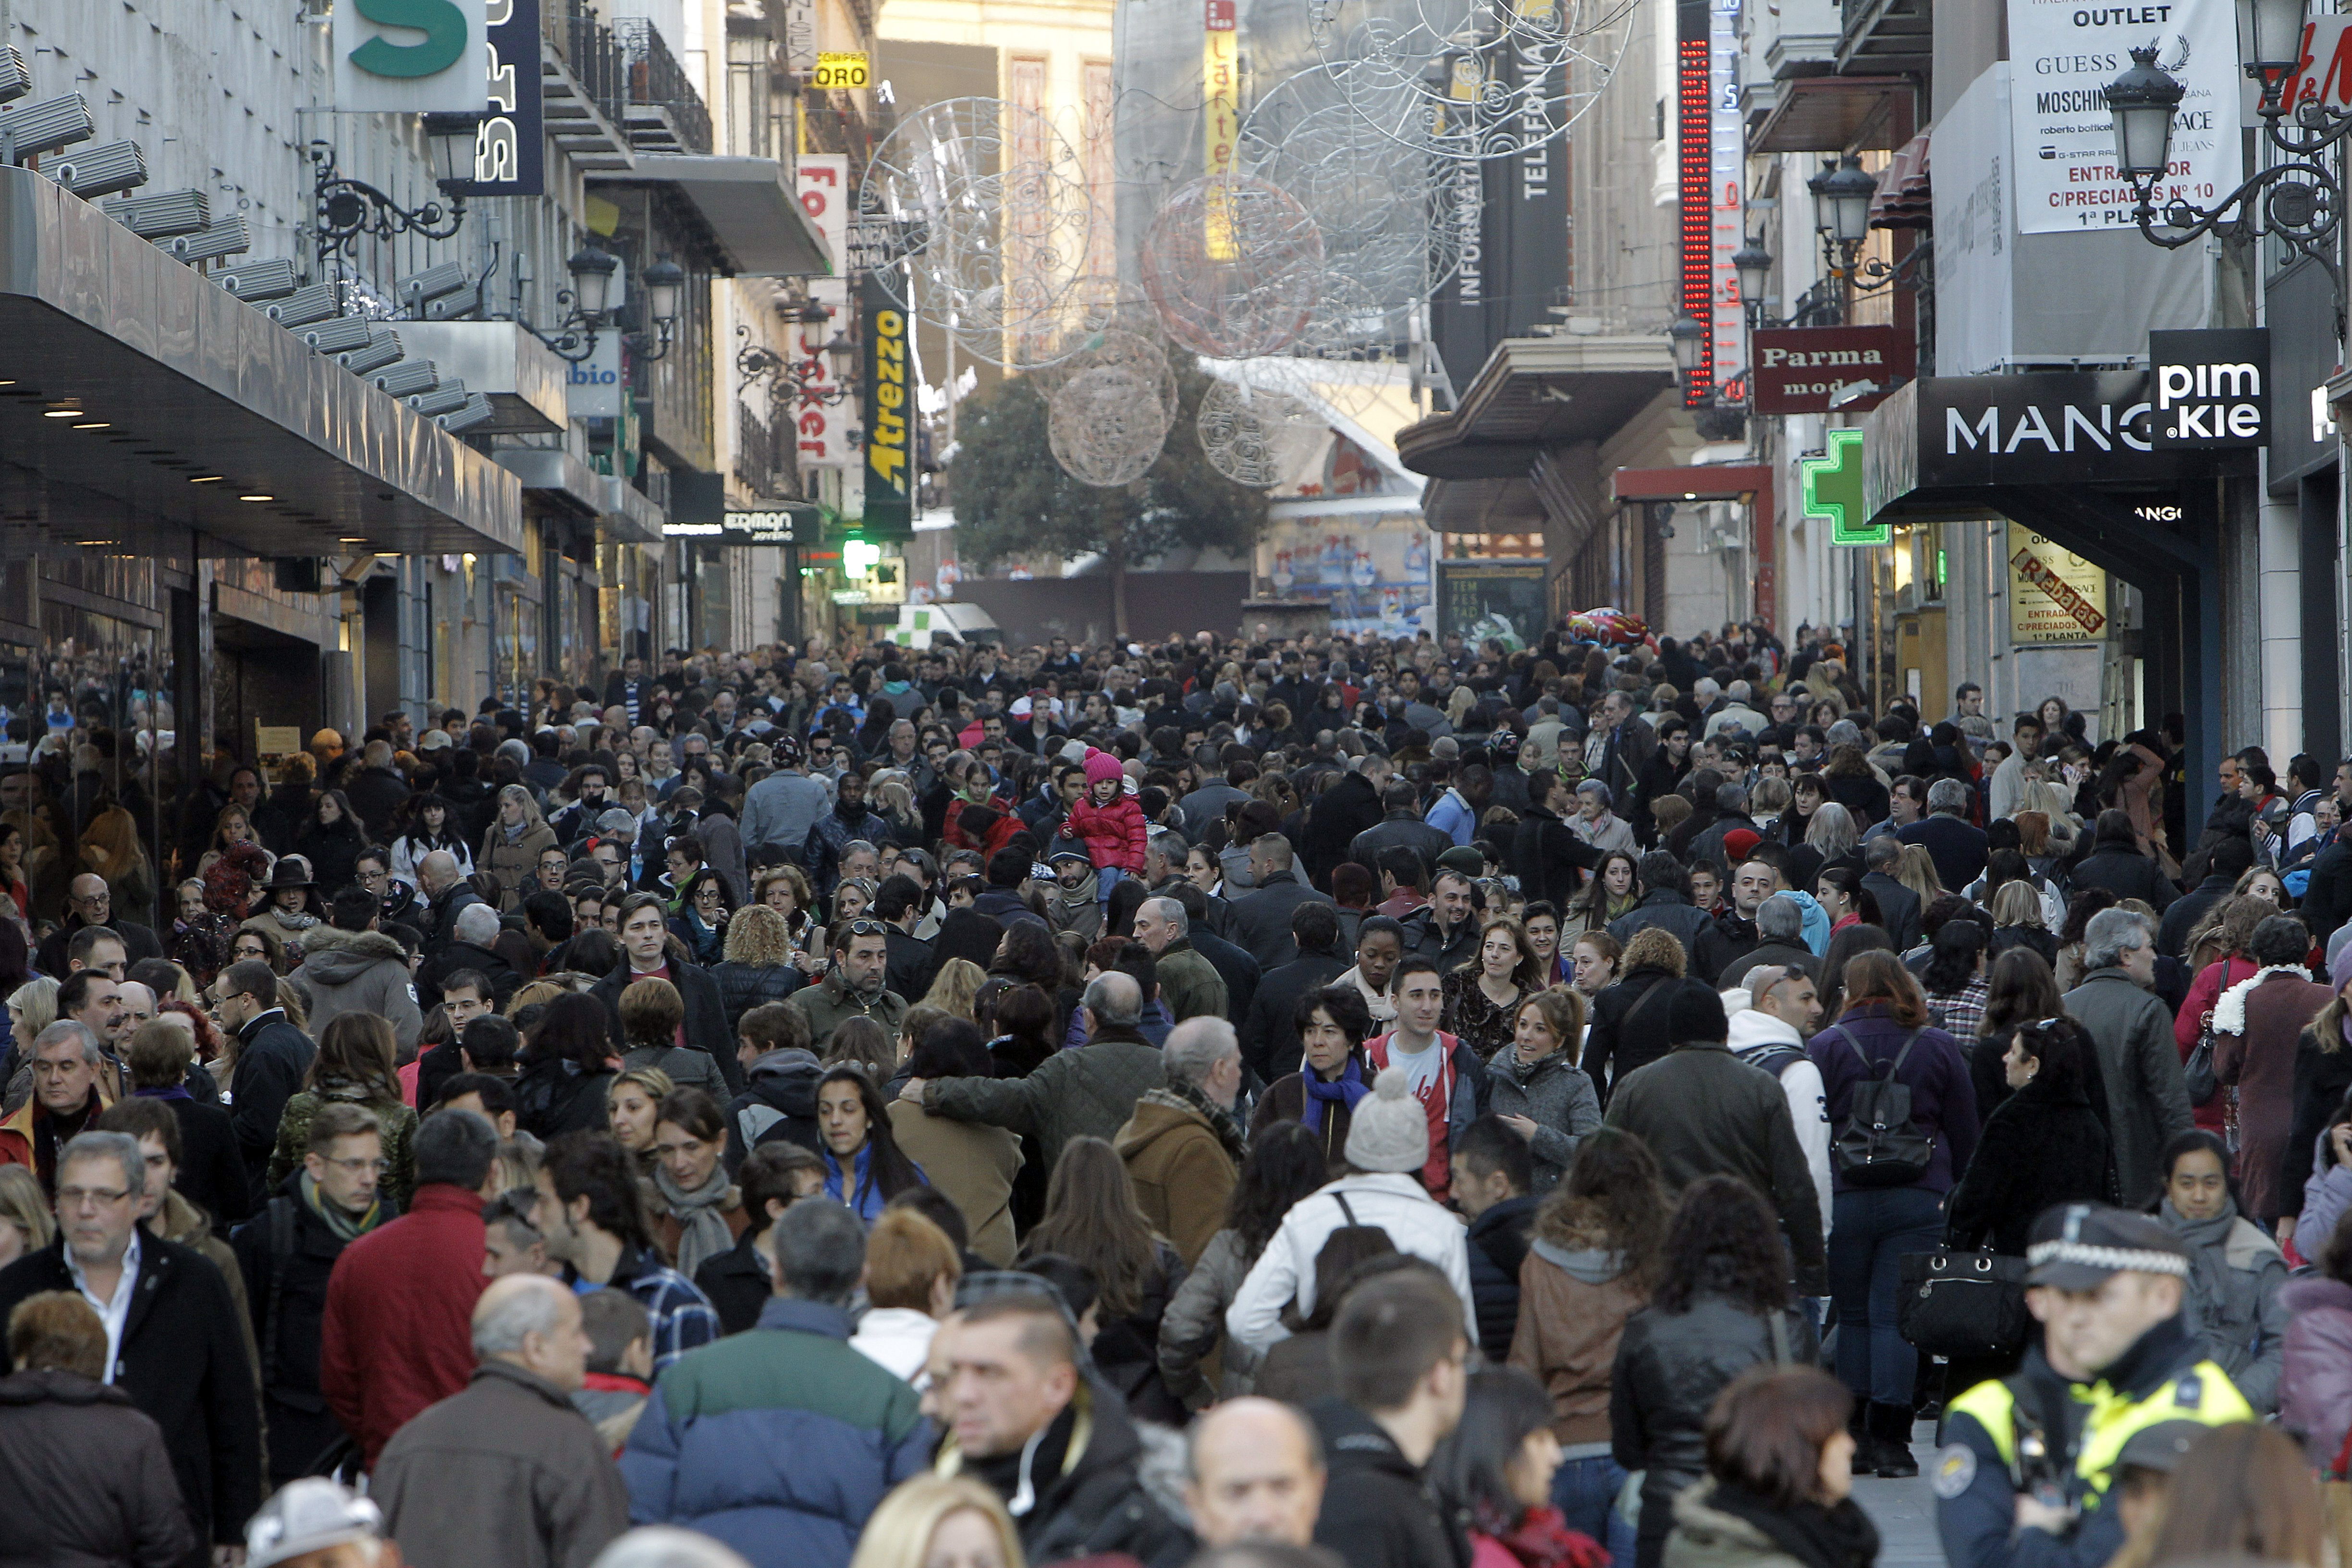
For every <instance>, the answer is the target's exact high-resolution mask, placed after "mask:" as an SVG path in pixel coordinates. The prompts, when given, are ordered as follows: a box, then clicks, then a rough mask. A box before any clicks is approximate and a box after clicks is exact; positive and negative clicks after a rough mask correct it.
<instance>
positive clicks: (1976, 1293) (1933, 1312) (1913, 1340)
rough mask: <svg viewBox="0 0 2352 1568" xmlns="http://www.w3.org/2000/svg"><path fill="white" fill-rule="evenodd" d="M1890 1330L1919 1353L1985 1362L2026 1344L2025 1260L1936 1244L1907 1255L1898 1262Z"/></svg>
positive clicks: (1987, 1249) (2027, 1316)
mask: <svg viewBox="0 0 2352 1568" xmlns="http://www.w3.org/2000/svg"><path fill="white" fill-rule="evenodd" d="M1897 1268H1898V1270H1899V1272H1900V1277H1901V1279H1902V1293H1901V1294H1900V1295H1899V1296H1898V1297H1897V1298H1896V1306H1895V1331H1896V1332H1898V1333H1900V1334H1901V1335H1902V1336H1903V1342H1905V1343H1906V1344H1907V1345H1909V1346H1910V1347H1911V1348H1912V1349H1914V1350H1916V1351H1917V1352H1919V1353H1920V1354H1921V1355H1939V1356H1945V1357H1948V1358H1949V1359H1952V1360H1955V1361H1958V1360H1962V1359H1967V1360H1970V1361H1983V1360H1990V1359H1993V1358H1996V1357H2004V1356H2011V1355H2015V1354H2017V1353H2018V1352H2020V1351H2022V1350H2023V1349H2024V1348H2025V1339H2026V1334H2027V1331H2028V1330H2029V1328H2030V1326H2031V1324H2032V1318H2031V1316H2030V1315H2029V1314H2028V1313H2027V1311H2026V1310H2025V1273H2026V1263H2025V1259H2023V1258H2010V1257H2005V1256H2003V1255H2001V1254H2000V1253H1997V1252H1994V1251H1992V1250H1991V1249H1990V1248H1986V1249H1984V1250H1981V1251H1977V1252H1961V1251H1957V1250H1955V1249H1954V1248H1952V1247H1948V1246H1938V1247H1937V1248H1936V1250H1935V1251H1933V1252H1914V1253H1909V1254H1906V1256H1905V1257H1904V1258H1902V1259H1901V1260H1900V1261H1899V1263H1898V1265H1897Z"/></svg>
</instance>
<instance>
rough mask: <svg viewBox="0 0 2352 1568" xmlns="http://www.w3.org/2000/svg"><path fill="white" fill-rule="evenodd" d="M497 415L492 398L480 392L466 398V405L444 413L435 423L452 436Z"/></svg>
mask: <svg viewBox="0 0 2352 1568" xmlns="http://www.w3.org/2000/svg"><path fill="white" fill-rule="evenodd" d="M497 417H498V410H497V409H495V408H492V407H491V406H490V400H489V399H488V397H486V396H484V395H482V394H480V393H475V394H474V395H472V396H471V397H468V398H467V399H466V405H465V406H464V407H462V408H459V409H457V410H455V411H454V412H452V413H448V414H444V415H442V416H440V417H439V418H438V419H437V420H436V421H435V423H436V424H437V425H439V426H441V428H442V429H444V430H446V431H448V432H449V434H451V435H452V436H457V435H462V434H463V433H464V432H466V431H467V430H471V429H472V428H473V427H474V426H477V425H483V424H487V423H488V422H489V421H490V420H492V419H495V418H497Z"/></svg>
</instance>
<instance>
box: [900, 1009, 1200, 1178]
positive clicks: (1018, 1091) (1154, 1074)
mask: <svg viewBox="0 0 2352 1568" xmlns="http://www.w3.org/2000/svg"><path fill="white" fill-rule="evenodd" d="M1165 1081H1166V1072H1165V1069H1164V1068H1163V1067H1162V1065H1161V1062H1160V1053H1159V1051H1158V1050H1156V1049H1154V1048H1153V1047H1150V1046H1147V1045H1144V1044H1142V1043H1141V1042H1140V1041H1127V1040H1097V1041H1096V1042H1095V1043H1094V1044H1092V1045H1090V1046H1083V1047H1079V1048H1078V1049H1076V1050H1069V1051H1056V1052H1055V1053H1054V1054H1053V1055H1052V1056H1050V1057H1047V1058H1045V1060H1044V1061H1043V1062H1040V1063H1039V1064H1038V1065H1037V1069H1036V1070H1035V1071H1034V1072H1032V1073H1031V1074H1029V1076H1028V1077H1026V1078H997V1079H983V1078H951V1079H932V1080H931V1081H930V1082H929V1083H927V1084H925V1085H924V1086H923V1109H924V1110H928V1111H929V1112H930V1113H931V1114H932V1115H934V1116H945V1117H950V1118H951V1119H953V1120H955V1121H978V1122H983V1123H985V1124H987V1125H989V1126H992V1127H1003V1128H1005V1129H1008V1130H1009V1131H1013V1132H1017V1133H1019V1134H1021V1135H1022V1136H1023V1137H1024V1138H1028V1139H1030V1140H1032V1141H1033V1142H1034V1147H1035V1149H1036V1151H1037V1154H1038V1157H1039V1158H1040V1159H1041V1160H1043V1162H1044V1163H1045V1169H1046V1170H1047V1171H1049V1172H1050V1171H1051V1170H1052V1169H1053V1168H1054V1163H1055V1161H1057V1160H1059V1159H1060V1158H1061V1157H1062V1146H1063V1145H1064V1144H1066V1143H1067V1142H1069V1141H1070V1140H1071V1139H1073V1138H1076V1137H1078V1136H1080V1135H1081V1134H1085V1135H1088V1136H1092V1137H1096V1138H1101V1139H1106V1140H1108V1139H1110V1138H1114V1137H1116V1136H1118V1130H1119V1129H1120V1128H1121V1127H1123V1126H1125V1125H1126V1124H1127V1119H1128V1118H1129V1117H1130V1116H1132V1115H1134V1114H1135V1102H1136V1101H1137V1100H1140V1099H1142V1098H1143V1091H1144V1090H1146V1089H1157V1088H1159V1087H1160V1084H1161V1083H1163V1082H1165Z"/></svg>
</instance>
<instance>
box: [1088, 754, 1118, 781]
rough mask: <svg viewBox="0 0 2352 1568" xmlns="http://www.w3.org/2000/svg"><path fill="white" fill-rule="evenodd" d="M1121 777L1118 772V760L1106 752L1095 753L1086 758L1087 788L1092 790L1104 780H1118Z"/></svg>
mask: <svg viewBox="0 0 2352 1568" xmlns="http://www.w3.org/2000/svg"><path fill="white" fill-rule="evenodd" d="M1123 776H1124V775H1123V774H1122V773H1121V772H1120V770H1119V765H1118V758H1117V757H1114V756H1112V755H1111V754H1110V753H1109V752H1094V753H1093V754H1092V755H1090V756H1088V757H1087V787H1089V788H1092V787H1093V786H1094V785H1096V784H1101V783H1103V782H1105V781H1106V780H1113V779H1118V778H1121V777H1123Z"/></svg>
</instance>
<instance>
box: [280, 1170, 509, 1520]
mask: <svg viewBox="0 0 2352 1568" xmlns="http://www.w3.org/2000/svg"><path fill="white" fill-rule="evenodd" d="M482 1236H483V1228H482V1200H481V1195H480V1194H478V1193H475V1192H473V1191H471V1190H470V1189H468V1188H465V1187H458V1186H452V1185H450V1184H447V1183H446V1182H428V1183H426V1184H425V1185H423V1186H421V1187H419V1188H417V1189H416V1197H415V1202H414V1203H413V1205H411V1206H410V1209H409V1212H408V1213H407V1214H405V1215H402V1216H401V1217H400V1218H399V1219H396V1220H394V1221H393V1222H392V1223H391V1224H390V1225H385V1226H377V1227H376V1228H375V1229H373V1230H372V1231H370V1232H368V1234H367V1235H365V1236H362V1237H360V1238H359V1239H357V1240H356V1241H353V1242H352V1244H351V1245H350V1246H349V1247H345V1248H343V1256H342V1257H341V1258H340V1259H338V1260H337V1266H336V1268H335V1271H334V1274H333V1276H332V1277H331V1279H329V1280H328V1281H327V1315H326V1321H325V1322H324V1324H323V1325H322V1327H321V1331H320V1350H319V1390H320V1393H322V1394H325V1395H326V1396H327V1405H328V1408H330V1409H331V1410H332V1411H333V1412H334V1413H335V1420H336V1422H337V1424H339V1425H340V1426H341V1427H342V1429H343V1430H344V1431H345V1432H348V1433H350V1434H351V1436H352V1437H353V1438H354V1439H356V1440H357V1441H358V1443H359V1445H360V1452H361V1454H362V1457H363V1458H365V1460H366V1462H367V1463H368V1464H370V1465H373V1464H374V1463H375V1458H376V1456H377V1455H378V1454H379V1453H381V1452H383V1446H384V1444H385V1443H387V1442H389V1441H390V1440H391V1438H392V1435H393V1434H394V1432H397V1431H398V1430H400V1428H401V1427H402V1426H405V1425H406V1424H407V1423H408V1421H409V1420H410V1419H411V1418H412V1417H414V1416H415V1415H416V1414H417V1413H418V1412H420V1411H422V1410H423V1409H425V1406H427V1405H432V1404H434V1403H435V1402H436V1401H438V1400H442V1399H446V1398H447V1397H448V1396H449V1395H451V1394H455V1393H457V1391H458V1390H459V1389H462V1388H464V1387H465V1386H466V1382H467V1378H469V1377H471V1376H472V1375H473V1370H474V1334H473V1318H474V1303H475V1301H476V1300H478V1299H479V1298H480V1296H481V1294H482V1288H483V1286H485V1285H486V1284H488V1281H487V1280H486V1279H483V1278H482V1255H483V1252H484V1247H483V1241H482ZM248 1511H250V1510H248Z"/></svg>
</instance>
